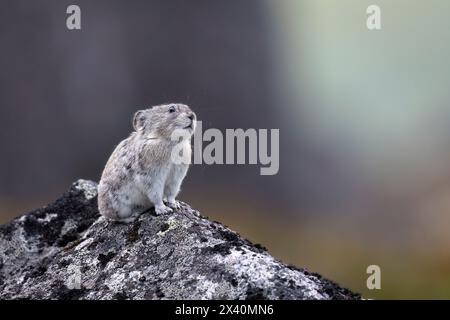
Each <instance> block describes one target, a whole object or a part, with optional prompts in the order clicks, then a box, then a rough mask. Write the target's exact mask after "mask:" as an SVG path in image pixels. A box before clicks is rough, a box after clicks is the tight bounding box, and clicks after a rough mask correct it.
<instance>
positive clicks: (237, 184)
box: [0, 0, 450, 299]
mask: <svg viewBox="0 0 450 320" xmlns="http://www.w3.org/2000/svg"><path fill="white" fill-rule="evenodd" d="M70 4H77V5H79V6H80V7H81V15H82V17H81V19H82V21H81V24H82V30H81V31H69V30H67V28H66V18H67V14H66V8H67V6H68V5H70ZM371 4H378V5H379V6H380V7H381V10H382V30H380V31H369V30H367V27H366V19H367V14H366V8H367V7H368V6H369V5H371ZM449 38H450V2H448V1H442V0H429V1H421V0H396V1H388V0H377V1H366V0H341V1H335V0H280V1H270V0H259V1H257V0H253V1H238V0H228V1H219V0H215V1H211V0H195V1H183V0H171V1H164V0H158V1H156V0H151V1H144V0H142V1H139V0H135V1H125V0H120V1H119V0H96V1H87V0H77V1H65V0H63V1H62V0H39V1H25V0H14V1H13V0H4V1H2V9H1V11H0V41H1V50H0V70H1V71H0V145H1V157H0V223H5V222H7V221H9V220H10V219H12V218H14V217H15V216H17V215H19V214H21V213H25V212H27V211H29V210H32V209H35V208H37V207H40V206H43V205H45V204H47V203H49V202H51V201H53V200H54V199H56V198H57V197H58V196H59V195H60V194H61V193H63V192H64V191H65V190H66V189H67V188H68V187H69V185H70V184H71V183H72V182H73V181H75V180H77V179H78V178H85V179H92V180H96V181H98V179H99V178H100V174H101V171H102V169H103V166H104V164H105V162H106V160H107V158H108V157H109V155H110V153H111V152H112V150H113V149H114V147H115V145H116V144H117V143H118V142H119V141H120V140H122V139H123V138H125V137H126V136H127V135H128V134H129V132H130V131H131V117H132V114H133V113H134V111H135V110H137V109H139V108H143V107H146V106H151V105H155V104H160V103H163V102H183V103H187V104H189V105H190V106H191V107H192V108H193V109H194V110H195V111H196V113H197V115H198V117H199V119H200V120H202V121H203V126H204V129H207V128H208V127H214V128H219V129H225V128H244V129H246V128H268V129H270V128H279V129H280V171H279V173H278V174H277V175H275V176H260V175H259V166H257V165H215V166H214V165H213V166H207V165H194V166H193V167H192V168H191V170H190V173H189V174H188V176H187V178H186V180H185V183H184V185H183V191H182V193H181V195H180V197H179V198H181V199H182V200H184V201H187V202H189V203H190V204H191V205H192V206H193V207H195V208H197V209H199V210H200V211H201V212H202V213H203V214H204V215H207V216H209V217H210V218H213V219H215V220H219V221H221V222H223V223H225V224H226V225H228V226H230V227H231V228H232V229H234V230H237V231H238V232H240V233H241V234H242V235H243V236H245V237H246V238H249V239H250V240H252V241H253V242H259V243H262V244H263V245H265V246H266V247H267V248H268V249H269V252H270V253H271V254H272V255H274V256H275V257H277V258H279V259H281V260H283V261H284V262H286V263H292V264H295V265H297V266H299V267H306V268H308V269H310V270H311V271H315V272H319V273H321V274H323V275H324V276H326V277H329V278H331V279H333V280H335V281H337V282H339V283H340V284H341V285H343V286H346V287H349V288H351V289H352V290H355V291H358V292H360V293H362V294H363V295H364V297H367V298H447V299H449V298H450V233H449V229H450V90H449V88H450V70H449V69H450V61H449V57H450V41H449ZM372 264H376V265H379V266H380V267H381V276H382V277H381V286H382V289H381V290H372V291H370V290H368V289H367V288H366V279H367V277H368V275H367V274H366V268H367V266H369V265H372Z"/></svg>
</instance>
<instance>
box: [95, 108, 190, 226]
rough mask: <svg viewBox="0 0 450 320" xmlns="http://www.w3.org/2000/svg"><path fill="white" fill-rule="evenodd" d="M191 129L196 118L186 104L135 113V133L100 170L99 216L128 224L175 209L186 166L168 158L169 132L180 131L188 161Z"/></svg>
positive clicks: (175, 142) (170, 134)
mask: <svg viewBox="0 0 450 320" xmlns="http://www.w3.org/2000/svg"><path fill="white" fill-rule="evenodd" d="M195 125H196V115H195V113H194V112H192V110H191V109H190V108H189V107H188V106H187V105H184V104H175V103H171V104H164V105H159V106H154V107H152V108H149V109H145V110H139V111H137V112H136V113H135V115H134V117H133V128H134V130H135V131H134V132H132V133H131V135H130V136H129V137H128V138H127V139H125V140H123V141H122V142H120V143H119V145H118V146H117V147H116V149H115V150H114V151H113V153H112V154H111V157H110V158H109V160H108V162H107V163H106V166H105V169H104V170H103V174H102V177H101V180H100V183H99V186H98V207H99V211H100V213H101V214H102V215H103V216H105V217H106V218H108V219H111V220H121V221H126V222H128V221H130V220H133V219H134V216H135V215H136V214H138V213H141V212H143V211H145V210H147V209H149V208H151V207H152V206H154V207H155V211H156V213H157V214H163V213H169V212H171V211H172V209H174V208H178V206H179V204H178V202H177V201H176V200H175V198H176V196H177V195H178V193H179V191H180V186H181V183H182V181H183V179H184V177H185V176H186V173H187V170H188V167H189V164H175V163H173V161H172V159H171V154H172V150H173V148H174V146H175V145H176V144H177V141H172V133H173V132H174V130H182V131H183V132H184V133H185V134H186V135H187V136H188V137H189V138H188V139H186V140H184V141H183V152H186V153H187V154H188V155H189V156H190V154H191V142H190V137H191V136H192V133H193V132H194V129H195ZM163 201H166V203H167V204H168V206H166V205H165V204H164V202H163Z"/></svg>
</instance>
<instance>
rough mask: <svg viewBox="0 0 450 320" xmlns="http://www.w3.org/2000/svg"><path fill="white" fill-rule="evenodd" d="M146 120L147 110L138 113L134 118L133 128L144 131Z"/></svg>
mask: <svg viewBox="0 0 450 320" xmlns="http://www.w3.org/2000/svg"><path fill="white" fill-rule="evenodd" d="M145 120H146V116H145V110H139V111H136V113H135V114H134V116H133V128H134V130H136V131H140V130H142V129H144V127H145Z"/></svg>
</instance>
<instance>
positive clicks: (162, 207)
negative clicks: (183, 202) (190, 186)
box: [155, 204, 173, 215]
mask: <svg viewBox="0 0 450 320" xmlns="http://www.w3.org/2000/svg"><path fill="white" fill-rule="evenodd" d="M155 212H156V214H157V215H160V214H167V213H171V212H173V209H172V208H170V207H168V206H166V205H165V204H161V205H159V206H155Z"/></svg>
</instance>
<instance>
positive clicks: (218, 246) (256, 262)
mask: <svg viewBox="0 0 450 320" xmlns="http://www.w3.org/2000/svg"><path fill="white" fill-rule="evenodd" d="M96 188H97V186H96V183H95V182H92V181H87V180H79V181H77V182H75V183H74V184H73V185H72V187H71V188H70V189H69V190H68V191H67V192H66V193H65V194H64V195H63V196H62V197H61V198H59V199H58V200H56V201H55V202H54V203H52V204H50V205H48V206H46V207H44V208H41V209H38V210H35V211H33V212H30V213H28V214H25V215H23V216H21V217H19V218H17V219H15V220H13V221H12V222H10V223H8V224H6V225H3V226H0V299H23V298H25V299H357V298H359V295H357V294H354V293H352V292H350V291H349V290H347V289H344V288H341V287H339V286H338V285H336V284H335V283H333V282H331V281H329V280H326V279H323V278H322V277H321V276H320V275H317V274H312V273H309V272H307V271H306V270H303V269H298V268H296V267H292V266H287V265H285V264H283V263H282V262H280V261H278V260H277V259H275V258H274V257H272V256H271V255H270V254H269V253H268V252H267V251H266V250H265V248H263V247H262V246H260V245H254V244H252V243H251V242H250V241H248V240H245V239H243V238H242V237H241V236H240V235H238V234H237V233H235V232H234V231H232V230H230V229H229V228H227V227H225V226H224V225H222V224H220V223H218V222H212V221H210V220H208V219H207V218H205V217H203V216H201V215H200V214H199V212H198V211H196V210H194V209H192V208H191V207H190V206H189V205H188V204H186V203H181V209H179V210H176V211H175V212H173V213H170V214H168V215H161V216H156V215H155V213H154V211H153V210H149V211H148V212H146V213H144V214H142V215H140V216H139V217H138V218H137V219H136V220H135V221H134V222H133V223H129V224H123V223H117V222H111V221H107V220H105V218H104V217H101V216H100V215H99V213H98V210H97V197H96Z"/></svg>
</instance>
